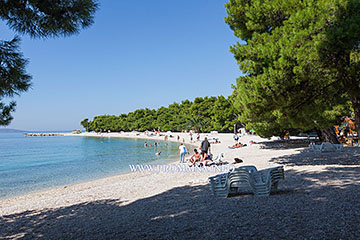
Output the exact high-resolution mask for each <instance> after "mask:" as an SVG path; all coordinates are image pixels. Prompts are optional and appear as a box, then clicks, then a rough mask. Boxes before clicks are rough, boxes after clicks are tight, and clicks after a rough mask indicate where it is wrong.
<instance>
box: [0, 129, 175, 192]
mask: <svg viewBox="0 0 360 240" xmlns="http://www.w3.org/2000/svg"><path fill="white" fill-rule="evenodd" d="M144 142H145V140H141V139H128V138H126V139H125V138H110V137H83V136H81V137H80V136H51V137H50V136H47V137H26V136H25V133H0V199H1V198H8V197H14V196H19V195H24V194H26V193H29V192H33V191H37V190H43V189H48V188H53V187H59V186H66V185H70V184H75V183H80V182H86V181H90V180H94V179H99V178H104V177H109V176H114V175H118V174H124V173H128V172H130V171H131V170H130V167H129V165H130V164H133V165H135V164H165V163H168V162H170V161H174V160H175V159H176V158H177V157H178V144H177V143H174V142H164V141H159V142H160V146H156V147H155V146H154V144H153V142H152V141H149V140H148V141H147V142H149V143H152V147H147V148H144ZM156 152H161V154H160V155H155V153H156Z"/></svg>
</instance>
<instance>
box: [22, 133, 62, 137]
mask: <svg viewBox="0 0 360 240" xmlns="http://www.w3.org/2000/svg"><path fill="white" fill-rule="evenodd" d="M25 136H26V137H52V136H65V135H64V134H63V133H26V134H25Z"/></svg>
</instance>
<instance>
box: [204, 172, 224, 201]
mask: <svg viewBox="0 0 360 240" xmlns="http://www.w3.org/2000/svg"><path fill="white" fill-rule="evenodd" d="M228 177H229V173H223V174H219V175H216V176H213V177H209V182H210V190H211V191H212V192H213V194H214V195H215V196H217V197H227V196H228V195H229V185H228Z"/></svg>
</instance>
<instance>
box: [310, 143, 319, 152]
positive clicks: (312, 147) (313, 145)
mask: <svg viewBox="0 0 360 240" xmlns="http://www.w3.org/2000/svg"><path fill="white" fill-rule="evenodd" d="M309 147H310V148H311V150H313V151H314V152H321V145H316V144H310V145H309Z"/></svg>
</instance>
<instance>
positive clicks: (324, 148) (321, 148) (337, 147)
mask: <svg viewBox="0 0 360 240" xmlns="http://www.w3.org/2000/svg"><path fill="white" fill-rule="evenodd" d="M310 147H311V149H312V150H313V151H314V152H334V151H342V150H343V145H342V144H331V143H329V142H323V143H321V144H320V145H315V144H310Z"/></svg>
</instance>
